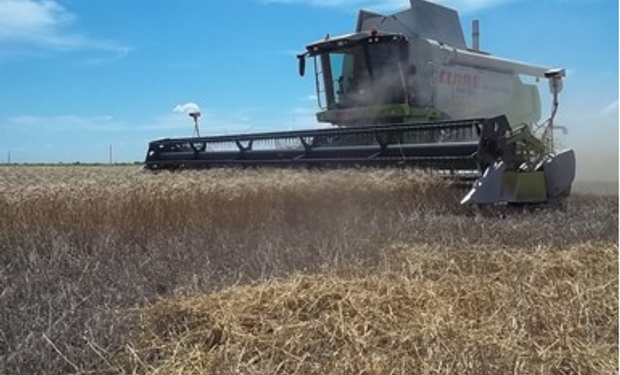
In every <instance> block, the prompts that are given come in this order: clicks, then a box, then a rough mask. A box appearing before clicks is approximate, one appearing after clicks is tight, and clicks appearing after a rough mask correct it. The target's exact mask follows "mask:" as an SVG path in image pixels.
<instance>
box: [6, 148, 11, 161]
mask: <svg viewBox="0 0 620 375" xmlns="http://www.w3.org/2000/svg"><path fill="white" fill-rule="evenodd" d="M7 164H11V150H9V155H8V157H7Z"/></svg>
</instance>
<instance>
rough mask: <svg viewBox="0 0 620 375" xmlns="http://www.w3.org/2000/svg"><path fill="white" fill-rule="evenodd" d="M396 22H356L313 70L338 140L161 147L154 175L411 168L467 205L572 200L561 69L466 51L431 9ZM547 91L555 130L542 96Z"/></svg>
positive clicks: (318, 50)
mask: <svg viewBox="0 0 620 375" xmlns="http://www.w3.org/2000/svg"><path fill="white" fill-rule="evenodd" d="M410 1H411V8H410V9H407V10H405V11H402V12H399V13H395V14H392V15H389V16H384V15H380V14H377V13H371V12H367V11H360V13H359V16H358V21H357V26H356V30H355V32H354V33H352V34H347V35H343V36H338V37H326V38H325V39H324V40H321V41H318V42H315V43H312V44H310V45H308V46H307V47H306V51H305V52H304V53H302V54H300V55H299V56H298V58H299V73H300V75H302V76H303V75H304V74H305V72H306V61H307V60H309V59H310V60H312V62H313V67H314V78H315V82H316V90H317V97H318V105H319V108H320V111H319V112H318V113H317V120H318V121H319V122H324V123H330V124H332V125H334V126H335V127H334V128H329V129H318V130H298V131H286V132H270V133H256V134H238V135H226V136H213V137H193V138H181V139H162V140H158V141H153V142H151V143H150V144H149V150H148V153H147V156H146V162H145V163H146V167H147V168H149V169H153V170H157V169H179V168H213V167H235V166H243V167H245V166H248V167H249V166H278V167H293V166H300V167H312V166H315V167H355V166H378V167H390V166H412V167H417V168H423V169H431V170H437V171H440V173H441V174H442V175H445V176H450V177H455V178H458V179H462V180H465V181H471V182H470V184H471V190H470V191H469V193H468V194H467V195H466V196H465V198H463V201H462V202H463V203H477V204H494V203H544V202H550V201H556V200H560V199H562V198H565V197H566V196H568V195H569V194H570V189H571V185H572V182H573V179H574V176H575V155H574V152H573V151H572V150H564V151H561V152H556V150H555V146H554V142H553V131H554V128H555V126H554V117H555V114H556V112H557V108H558V96H559V93H560V91H561V89H562V78H563V77H564V76H565V72H564V70H563V69H551V68H547V67H541V66H536V65H532V64H526V63H522V62H519V61H514V60H507V59H503V58H498V57H495V56H492V55H490V54H488V53H486V52H482V51H480V50H479V41H478V38H477V34H478V28H477V23H475V25H474V26H475V27H474V43H473V44H474V48H468V47H467V46H466V44H465V38H464V36H463V31H462V28H461V24H460V20H459V17H458V14H457V12H456V11H455V10H452V9H449V8H446V7H443V6H440V5H437V4H433V3H430V2H427V1H424V0H410ZM521 76H530V77H534V78H536V79H546V80H548V81H549V84H550V88H551V93H552V95H553V101H552V103H553V104H552V109H551V114H550V116H549V118H547V119H546V120H545V121H543V122H540V120H541V109H540V98H539V94H538V89H537V87H536V85H533V84H526V83H523V82H522V80H521Z"/></svg>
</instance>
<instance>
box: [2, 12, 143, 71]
mask: <svg viewBox="0 0 620 375" xmlns="http://www.w3.org/2000/svg"><path fill="white" fill-rule="evenodd" d="M76 20H77V16H76V15H75V14H73V13H71V12H70V11H68V10H67V9H66V8H65V7H63V6H62V5H60V4H59V3H58V2H56V1H54V0H0V42H3V44H13V45H15V44H17V45H20V44H25V45H36V46H38V47H40V48H45V49H49V50H57V51H73V50H84V49H87V50H96V51H104V52H110V53H112V55H113V56H112V60H116V59H118V58H119V56H120V57H124V56H126V55H127V54H128V53H129V52H130V51H131V50H132V49H131V48H130V47H127V46H123V45H120V44H118V43H116V42H113V41H109V40H103V39H94V38H90V37H87V36H85V35H83V34H80V33H77V32H74V31H71V30H70V28H71V26H72V25H74V24H75V21H76ZM104 60H105V61H107V60H108V58H107V57H106V58H101V57H100V58H98V60H97V61H98V62H101V61H104Z"/></svg>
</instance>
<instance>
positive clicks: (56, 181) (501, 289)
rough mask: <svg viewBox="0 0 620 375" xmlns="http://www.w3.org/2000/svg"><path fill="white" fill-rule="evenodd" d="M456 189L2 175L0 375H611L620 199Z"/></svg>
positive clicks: (272, 179) (399, 173)
mask: <svg viewBox="0 0 620 375" xmlns="http://www.w3.org/2000/svg"><path fill="white" fill-rule="evenodd" d="M462 193H463V192H462V191H458V190H456V189H455V188H453V187H451V186H449V183H448V182H446V181H445V180H440V179H438V178H436V177H433V176H431V175H428V174H425V173H422V172H419V171H409V170H396V169H394V170H338V171H318V170H311V171H307V170H301V171H298V170H211V171H196V172H182V173H174V174H172V173H158V174H152V173H147V172H143V171H141V170H139V169H138V168H136V167H0V373H6V374H248V375H249V374H352V373H353V374H368V375H371V374H377V375H378V374H414V373H415V374H505V373H512V374H607V373H609V374H611V373H617V372H618V197H617V195H607V196H595V195H583V194H574V195H573V196H572V197H571V198H570V199H569V200H568V201H567V202H566V203H565V204H564V205H561V206H555V207H542V208H531V207H524V208H506V207H503V208H485V209H483V208H476V207H461V206H459V205H458V203H457V202H458V198H459V196H460V195H462Z"/></svg>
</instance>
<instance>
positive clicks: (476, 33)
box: [471, 20, 480, 51]
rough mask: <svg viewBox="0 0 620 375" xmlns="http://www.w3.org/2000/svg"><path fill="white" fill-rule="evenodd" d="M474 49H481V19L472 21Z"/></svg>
mask: <svg viewBox="0 0 620 375" xmlns="http://www.w3.org/2000/svg"><path fill="white" fill-rule="evenodd" d="M471 40H472V47H471V48H472V50H474V51H480V21H479V20H473V21H472V23H471Z"/></svg>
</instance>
